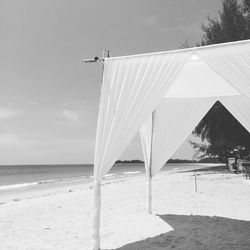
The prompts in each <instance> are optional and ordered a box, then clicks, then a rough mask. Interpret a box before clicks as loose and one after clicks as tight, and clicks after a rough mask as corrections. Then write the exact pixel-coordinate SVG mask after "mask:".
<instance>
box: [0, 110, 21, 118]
mask: <svg viewBox="0 0 250 250" xmlns="http://www.w3.org/2000/svg"><path fill="white" fill-rule="evenodd" d="M20 115H21V114H20V112H18V111H16V110H14V109H11V108H3V107H0V119H8V118H12V117H17V116H20Z"/></svg>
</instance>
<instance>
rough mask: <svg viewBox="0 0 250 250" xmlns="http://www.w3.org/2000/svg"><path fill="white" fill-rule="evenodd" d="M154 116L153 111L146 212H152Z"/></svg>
mask: <svg viewBox="0 0 250 250" xmlns="http://www.w3.org/2000/svg"><path fill="white" fill-rule="evenodd" d="M154 116H155V111H153V113H152V130H151V147H150V162H149V170H148V206H147V208H148V213H149V214H152V155H153V154H152V151H153V134H154Z"/></svg>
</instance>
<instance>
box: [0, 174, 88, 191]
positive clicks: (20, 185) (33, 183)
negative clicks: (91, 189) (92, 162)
mask: <svg viewBox="0 0 250 250" xmlns="http://www.w3.org/2000/svg"><path fill="white" fill-rule="evenodd" d="M90 177H91V176H79V177H69V178H61V179H50V180H42V181H36V182H27V183H18V184H11V185H4V186H0V191H1V190H9V189H17V188H24V187H29V186H35V185H42V184H48V183H52V182H60V181H69V180H74V179H78V178H90Z"/></svg>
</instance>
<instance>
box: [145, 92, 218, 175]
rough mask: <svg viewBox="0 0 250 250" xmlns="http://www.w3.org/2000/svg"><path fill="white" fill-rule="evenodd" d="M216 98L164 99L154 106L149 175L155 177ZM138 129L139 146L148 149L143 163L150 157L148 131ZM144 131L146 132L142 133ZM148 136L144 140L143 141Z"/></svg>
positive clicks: (149, 131) (146, 125)
mask: <svg viewBox="0 0 250 250" xmlns="http://www.w3.org/2000/svg"><path fill="white" fill-rule="evenodd" d="M215 102H216V98H212V97H211V98H186V99H185V98H165V99H163V100H162V101H161V103H160V104H159V105H158V106H157V108H156V110H155V115H154V125H153V127H154V132H153V144H152V146H153V149H152V175H155V174H156V173H157V172H158V171H159V170H160V169H161V168H162V167H163V165H164V164H165V162H166V161H167V160H168V159H169V158H170V157H171V156H172V154H173V153H174V152H175V151H176V150H177V149H178V147H179V146H180V145H181V144H182V143H183V142H184V141H185V140H186V138H187V137H188V136H189V135H190V133H191V132H192V130H193V129H194V128H195V127H196V126H197V125H198V123H199V122H200V120H201V119H202V118H203V116H205V114H206V113H207V112H208V111H209V109H210V108H211V107H212V106H213V104H214V103H215ZM141 130H144V133H141V140H142V144H145V143H147V145H144V146H143V147H144V148H149V149H148V150H147V151H145V152H147V155H146V156H144V157H145V158H144V159H145V161H146V159H147V161H148V159H149V158H150V155H149V153H148V152H150V147H151V143H150V142H149V141H150V140H149V138H150V136H151V130H150V129H149V128H148V124H147V123H145V124H144V125H143V127H142V129H141ZM145 131H147V133H145ZM145 137H147V138H145Z"/></svg>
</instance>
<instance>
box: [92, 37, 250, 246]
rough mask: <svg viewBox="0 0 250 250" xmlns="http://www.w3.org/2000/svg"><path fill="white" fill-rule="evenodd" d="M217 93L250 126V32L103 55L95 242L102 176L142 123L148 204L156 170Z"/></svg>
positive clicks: (98, 127) (216, 97)
mask: <svg viewBox="0 0 250 250" xmlns="http://www.w3.org/2000/svg"><path fill="white" fill-rule="evenodd" d="M217 100H219V101H220V102H221V103H222V104H223V105H224V106H225V107H226V108H227V109H228V110H229V111H230V112H231V113H232V114H233V115H234V116H235V117H236V119H238V120H239V121H240V122H241V124H242V125H243V126H244V127H245V128H246V129H247V130H248V131H250V114H249V110H250V40H247V41H241V42H233V43H226V44H220V45H212V46H204V47H199V48H190V49H184V50H176V51H169V52H160V53H151V54H143V55H134V56H125V57H116V58H105V61H104V72H103V85H102V94H101V101H100V109H99V116H98V126H97V134H96V147H95V163H94V180H95V199H94V203H95V206H94V207H95V210H94V234H93V237H94V249H99V248H100V232H99V228H100V208H101V205H100V204H101V200H100V196H101V195H100V188H101V187H100V181H101V179H102V177H103V176H104V175H105V173H107V172H108V171H109V169H110V168H111V167H112V165H113V164H114V162H115V161H116V160H117V159H118V157H119V156H120V154H121V153H122V152H123V150H124V149H125V148H126V147H127V145H128V144H129V143H130V141H131V140H132V139H133V137H134V136H135V134H136V133H137V132H138V131H140V135H141V141H142V147H143V154H144V159H145V167H146V171H147V174H148V177H149V178H148V179H149V182H148V190H149V192H148V194H149V196H148V208H149V209H148V211H149V212H150V211H151V205H150V204H151V202H150V200H151V177H152V176H153V175H155V174H156V173H157V171H159V170H160V169H161V167H162V166H163V165H164V163H165V162H166V161H167V160H168V159H169V158H170V157H171V155H172V154H173V153H174V152H175V150H176V149H177V148H178V147H179V146H180V145H181V144H182V142H183V141H184V140H185V139H186V137H187V136H188V135H189V134H190V133H191V131H192V130H193V129H194V128H195V126H196V125H197V124H198V123H199V121H200V120H201V119H202V117H203V116H204V115H205V114H206V113H207V111H208V110H209V109H210V108H211V107H212V105H213V104H214V103H215V102H216V101H217ZM152 114H154V115H152Z"/></svg>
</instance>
